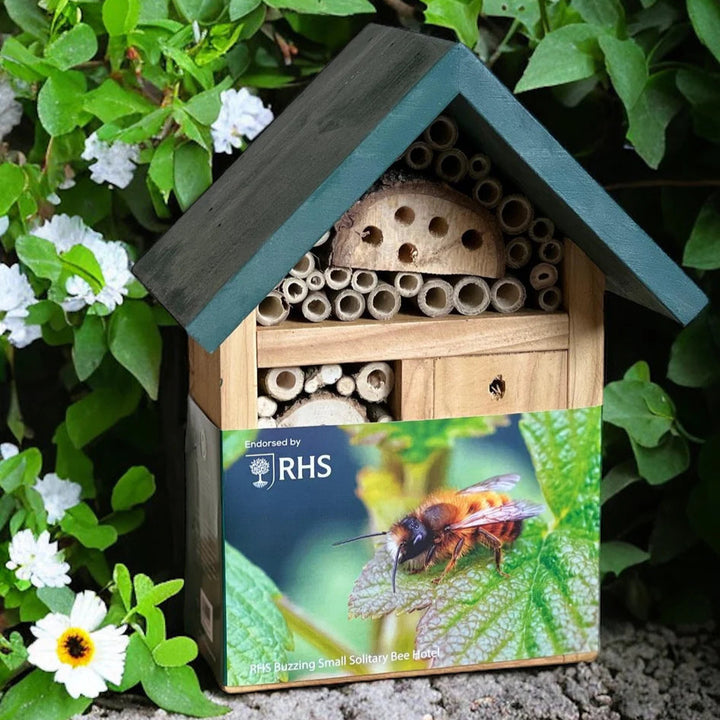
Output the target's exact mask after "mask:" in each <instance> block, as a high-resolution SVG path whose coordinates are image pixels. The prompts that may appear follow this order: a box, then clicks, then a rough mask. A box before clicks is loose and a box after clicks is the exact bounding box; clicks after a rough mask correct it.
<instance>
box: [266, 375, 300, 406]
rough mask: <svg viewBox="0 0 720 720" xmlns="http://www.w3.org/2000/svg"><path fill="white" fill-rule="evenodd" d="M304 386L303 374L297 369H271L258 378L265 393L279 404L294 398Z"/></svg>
mask: <svg viewBox="0 0 720 720" xmlns="http://www.w3.org/2000/svg"><path fill="white" fill-rule="evenodd" d="M304 385H305V373H304V372H303V371H302V368H299V367H282V368H271V369H270V370H267V371H266V372H265V373H263V374H262V375H261V376H260V386H261V387H262V388H263V389H264V390H265V393H266V394H268V395H269V396H270V397H271V398H274V399H275V400H280V401H281V402H286V401H287V400H292V399H293V398H296V397H297V396H298V395H299V394H300V393H301V392H302V389H303V386H304Z"/></svg>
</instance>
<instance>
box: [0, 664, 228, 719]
mask: <svg viewBox="0 0 720 720" xmlns="http://www.w3.org/2000/svg"><path fill="white" fill-rule="evenodd" d="M140 681H141V683H142V686H143V690H144V691H145V692H146V693H147V696H148V697H149V698H150V699H151V700H152V701H153V702H154V703H155V704H156V705H158V706H159V707H161V708H163V709H164V710H167V711H168V712H179V713H183V714H184V715H192V716H193V717H216V716H217V715H224V714H225V713H227V712H229V711H230V708H229V707H227V706H225V705H220V704H218V703H214V702H212V700H209V699H208V698H207V697H205V695H204V694H203V691H202V690H201V689H200V683H199V682H198V679H197V675H196V674H195V671H194V670H193V669H192V668H190V667H188V666H187V665H185V666H182V667H159V666H157V665H154V667H153V670H152V671H151V672H149V673H148V674H146V675H143V676H142V678H141V679H140ZM0 720H1V718H0Z"/></svg>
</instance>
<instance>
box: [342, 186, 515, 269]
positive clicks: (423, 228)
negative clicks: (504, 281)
mask: <svg viewBox="0 0 720 720" xmlns="http://www.w3.org/2000/svg"><path fill="white" fill-rule="evenodd" d="M335 227H336V234H335V238H334V239H333V249H332V264H333V265H341V266H345V267H352V268H365V269H368V270H393V271H411V272H428V273H436V274H443V275H481V276H483V277H490V278H499V277H502V276H503V275H504V274H505V247H504V244H503V239H502V232H501V231H500V227H499V226H498V224H497V221H496V219H495V217H494V216H493V215H492V214H491V213H490V212H489V211H487V210H486V209H485V208H484V207H482V206H480V205H478V204H477V203H476V202H473V201H472V200H471V199H470V198H468V197H467V196H465V195H463V194H461V193H459V192H456V191H455V190H452V189H451V188H449V187H447V186H445V185H440V184H439V183H433V182H429V181H424V180H420V181H410V182H404V183H398V184H396V185H391V186H389V187H384V188H382V189H381V190H378V191H376V192H373V193H369V194H368V195H366V196H365V197H364V198H362V199H361V200H359V201H358V202H356V203H355V204H354V205H353V206H352V207H351V208H350V210H348V211H347V212H346V213H345V215H343V216H342V218H340V220H339V221H338V222H337V224H336V226H335Z"/></svg>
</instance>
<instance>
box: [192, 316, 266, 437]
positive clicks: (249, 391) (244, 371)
mask: <svg viewBox="0 0 720 720" xmlns="http://www.w3.org/2000/svg"><path fill="white" fill-rule="evenodd" d="M256 357H257V349H256V333H255V316H254V313H253V314H251V315H249V316H248V317H247V318H245V320H244V321H243V322H242V323H240V325H239V326H238V327H237V329H236V330H235V331H234V332H233V333H232V335H230V337H229V338H228V339H227V340H225V342H224V343H223V344H222V345H221V346H220V347H219V348H218V349H217V350H216V351H215V352H213V353H209V352H207V351H206V350H205V349H204V348H203V347H202V346H201V345H200V344H199V343H198V342H196V341H195V340H193V339H192V338H190V345H189V360H190V397H192V398H193V400H194V401H195V402H196V403H197V404H198V406H199V407H200V408H201V409H202V411H203V412H204V413H205V414H206V415H207V416H208V417H209V418H210V419H211V420H212V421H213V422H214V423H215V425H217V427H219V428H220V429H221V430H244V429H246V428H254V427H256V425H257V363H256Z"/></svg>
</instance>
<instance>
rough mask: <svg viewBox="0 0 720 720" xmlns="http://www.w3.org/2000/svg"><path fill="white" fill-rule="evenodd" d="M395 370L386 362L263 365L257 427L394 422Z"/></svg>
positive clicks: (259, 380) (259, 381) (260, 375)
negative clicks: (389, 404)
mask: <svg viewBox="0 0 720 720" xmlns="http://www.w3.org/2000/svg"><path fill="white" fill-rule="evenodd" d="M394 386H395V373H394V371H393V368H392V366H391V365H390V364H388V363H386V362H370V363H364V364H362V365H337V364H332V365H320V366H318V367H299V366H295V367H282V368H271V369H269V370H261V371H260V373H259V377H258V388H259V392H260V393H261V394H260V395H258V398H257V416H258V417H257V425H258V427H259V428H271V427H300V426H308V425H354V424H359V423H366V422H390V421H391V420H393V417H392V414H391V413H390V411H389V410H388V407H387V402H388V399H389V397H390V394H391V393H392V391H393V389H394Z"/></svg>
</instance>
